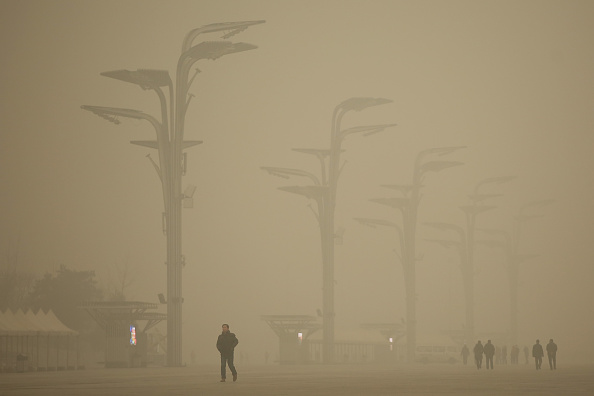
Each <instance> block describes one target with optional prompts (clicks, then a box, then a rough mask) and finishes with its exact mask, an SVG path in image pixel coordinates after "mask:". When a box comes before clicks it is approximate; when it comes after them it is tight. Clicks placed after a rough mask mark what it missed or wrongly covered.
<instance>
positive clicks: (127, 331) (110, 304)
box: [82, 301, 167, 368]
mask: <svg viewBox="0 0 594 396" xmlns="http://www.w3.org/2000/svg"><path fill="white" fill-rule="evenodd" d="M157 307H158V305H157V304H153V303H147V302H138V301H86V302H84V303H83V305H82V308H84V309H85V311H87V312H88V313H89V315H91V316H92V317H93V319H95V321H96V322H97V323H98V324H99V326H101V328H102V329H103V330H104V331H105V344H106V345H105V367H106V368H112V367H145V366H146V365H147V363H149V361H148V360H149V359H148V357H149V356H148V354H147V351H148V347H149V345H148V339H147V334H146V332H147V330H149V329H151V328H152V327H154V326H156V325H157V324H159V323H160V322H161V321H163V320H166V319H167V315H166V314H163V313H159V312H147V311H148V310H151V309H157ZM141 322H144V325H143V326H141Z"/></svg>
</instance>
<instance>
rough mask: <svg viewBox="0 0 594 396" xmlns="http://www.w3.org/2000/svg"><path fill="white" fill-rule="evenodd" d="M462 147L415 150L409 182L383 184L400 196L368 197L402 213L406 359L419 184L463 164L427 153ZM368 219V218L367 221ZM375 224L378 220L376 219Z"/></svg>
mask: <svg viewBox="0 0 594 396" xmlns="http://www.w3.org/2000/svg"><path fill="white" fill-rule="evenodd" d="M461 148H464V147H463V146H457V147H439V148H431V149H427V150H423V151H421V152H420V153H418V154H417V157H416V159H415V162H414V167H413V175H412V176H413V177H412V180H413V181H412V184H407V185H384V187H387V188H391V189H395V190H398V191H400V193H401V195H402V196H401V197H396V198H387V199H386V198H377V199H372V200H371V201H373V202H376V203H379V204H382V205H387V206H391V207H392V208H395V209H398V210H399V211H400V213H401V215H402V229H400V228H398V227H397V229H398V231H399V240H400V247H401V255H400V259H401V263H402V270H403V273H404V286H405V293H406V340H407V347H406V351H407V352H406V355H407V361H408V362H409V363H410V362H413V361H414V360H415V349H416V334H417V314H416V260H417V259H416V256H417V253H416V234H417V232H416V229H417V213H418V209H419V203H420V201H421V188H422V187H423V181H424V178H425V174H426V173H427V172H439V171H441V170H443V169H447V168H451V167H453V166H458V165H463V163H462V162H458V161H435V160H432V161H425V157H427V156H428V155H438V156H443V155H446V154H450V153H452V152H454V151H456V150H459V149H461ZM368 223H369V222H368ZM374 224H380V223H378V221H375V222H374Z"/></svg>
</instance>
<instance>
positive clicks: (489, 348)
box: [483, 340, 495, 370]
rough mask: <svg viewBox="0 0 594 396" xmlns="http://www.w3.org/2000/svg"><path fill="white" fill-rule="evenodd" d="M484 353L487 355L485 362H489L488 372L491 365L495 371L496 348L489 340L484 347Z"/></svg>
mask: <svg viewBox="0 0 594 396" xmlns="http://www.w3.org/2000/svg"><path fill="white" fill-rule="evenodd" d="M483 352H484V353H485V360H486V361H487V370H489V365H491V370H493V355H495V346H494V345H493V344H491V340H487V343H486V344H485V346H484V347H483Z"/></svg>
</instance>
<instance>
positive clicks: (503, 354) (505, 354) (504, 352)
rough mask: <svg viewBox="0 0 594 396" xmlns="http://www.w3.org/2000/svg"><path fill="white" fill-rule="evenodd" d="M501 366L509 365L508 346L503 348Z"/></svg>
mask: <svg viewBox="0 0 594 396" xmlns="http://www.w3.org/2000/svg"><path fill="white" fill-rule="evenodd" d="M501 364H507V345H504V346H502V347H501Z"/></svg>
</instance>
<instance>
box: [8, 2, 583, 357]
mask: <svg viewBox="0 0 594 396" xmlns="http://www.w3.org/2000/svg"><path fill="white" fill-rule="evenodd" d="M593 17H594V3H592V2H591V1H521V2H520V1H480V2H477V1H470V0H469V1H447V2H446V1H415V2H411V1H406V2H405V1H373V2H368V1H342V0H341V1H323V2H321V1H317V0H316V1H220V0H216V1H176V2H168V1H145V0H143V1H140V0H134V1H132V0H130V1H106V0H103V1H96V2H91V1H84V2H83V1H51V2H48V1H13V0H10V1H7V0H4V1H2V2H1V3H0V19H1V21H0V48H1V50H2V52H1V53H2V60H3V62H2V73H1V76H0V90H1V92H2V95H1V99H0V101H1V102H0V103H1V106H0V126H1V130H0V183H1V190H0V247H1V249H2V251H6V249H9V248H10V247H11V246H12V247H14V246H15V245H16V244H18V245H19V252H20V255H21V261H22V265H23V268H25V269H27V270H28V271H31V272H34V273H36V274H39V275H41V274H43V273H44V272H46V271H51V272H53V271H55V270H56V269H58V268H59V266H60V265H61V264H64V265H66V266H68V267H69V268H73V269H80V270H95V271H96V273H97V277H98V280H99V281H100V282H101V285H102V286H103V287H106V288H107V287H110V285H113V283H114V282H117V276H116V274H117V271H118V269H122V268H128V269H129V271H130V273H131V276H132V279H133V283H132V284H131V285H130V286H129V287H128V288H127V289H126V291H125V293H126V296H127V298H128V299H129V300H137V301H151V302H157V293H165V287H166V284H165V276H166V273H165V266H164V262H165V237H164V235H163V234H162V232H161V212H162V211H163V202H162V194H161V190H160V188H161V187H160V184H159V179H158V177H157V175H156V174H155V171H154V169H153V168H152V166H151V164H150V162H149V161H148V160H147V159H146V158H145V156H146V154H147V153H149V149H146V148H142V147H138V146H133V145H130V144H129V141H130V140H139V139H153V138H154V137H153V136H154V135H153V134H154V132H153V130H152V128H151V126H150V125H149V124H147V123H143V122H140V121H131V120H124V119H122V124H120V125H114V124H111V123H108V122H105V120H103V119H101V118H99V117H96V116H94V115H93V114H91V113H89V112H86V111H82V110H81V109H80V105H82V104H90V105H99V106H111V107H125V108H134V109H139V110H143V111H145V112H148V113H152V114H155V115H157V114H158V101H157V99H156V97H155V95H154V94H152V93H150V92H148V91H142V90H141V89H138V87H137V86H134V85H132V84H125V83H122V82H120V81H116V80H113V79H108V78H105V77H102V76H100V75H99V73H101V72H104V71H110V70H117V69H128V70H136V69H143V68H144V69H166V70H169V71H170V73H171V74H172V75H173V74H174V73H175V64H176V61H177V58H178V56H179V54H180V48H181V42H182V39H183V38H184V36H185V35H186V33H187V32H188V31H190V30H191V29H193V28H196V27H199V26H202V25H206V24H210V23H215V22H229V21H244V20H266V23H265V24H263V25H258V26H254V27H251V28H249V29H248V30H247V31H245V32H243V33H241V34H240V35H238V36H236V37H233V38H232V40H233V41H235V42H239V41H242V42H247V43H251V44H255V45H257V46H258V49H257V50H254V51H248V52H245V53H240V54H234V55H230V56H227V57H224V58H221V59H219V60H216V61H214V62H213V61H201V63H199V64H198V65H197V66H198V67H199V68H200V70H201V71H202V72H201V73H200V74H199V75H198V77H197V80H196V81H195V82H194V85H193V87H192V93H194V94H195V95H196V96H195V98H194V99H193V101H192V104H191V105H190V108H189V110H188V114H187V117H186V137H187V139H190V140H192V139H194V140H203V141H204V144H202V145H200V146H198V147H195V148H191V149H189V150H188V156H189V157H188V171H187V174H186V176H185V177H184V179H183V183H184V186H185V185H187V184H195V185H197V186H198V189H197V191H196V194H195V196H194V208H193V209H184V213H183V232H184V234H183V254H184V255H185V256H186V262H187V264H186V267H185V269H184V278H183V296H184V298H185V303H184V318H183V334H184V338H183V345H184V351H185V352H184V360H189V353H190V351H191V350H195V351H196V354H197V358H198V360H199V361H202V362H216V361H217V351H216V349H215V348H214V343H215V339H216V336H217V334H218V333H219V331H220V324H221V323H223V322H228V323H230V325H231V330H232V331H234V332H235V333H236V334H237V336H238V338H239V339H240V347H241V351H242V352H244V353H248V354H249V356H250V360H251V361H253V362H263V356H264V351H265V350H267V351H269V353H270V355H271V359H272V358H274V355H275V354H276V353H277V350H278V345H277V338H276V336H275V335H274V333H273V332H272V331H271V330H270V329H269V328H268V327H267V325H266V323H265V322H263V321H261V320H260V315H264V314H307V315H315V312H316V309H317V308H320V307H321V305H322V301H321V255H320V245H319V231H318V226H317V222H316V220H315V218H314V216H313V215H312V213H311V210H310V209H309V208H308V205H310V204H311V203H310V202H308V201H307V200H306V199H305V198H302V197H298V196H296V195H293V194H287V193H285V192H282V191H279V190H277V187H281V186H284V185H292V184H297V183H299V181H298V180H296V181H293V180H291V181H285V180H284V179H278V178H273V177H270V176H269V175H268V174H266V173H265V172H262V171H261V170H260V167H261V166H278V167H287V168H299V169H305V170H309V171H312V172H317V170H318V168H317V166H318V164H317V162H316V161H315V160H314V159H312V157H309V156H304V155H301V154H299V153H296V152H293V151H291V149H292V148H320V149H322V148H328V146H329V137H330V121H331V115H332V110H333V109H334V107H335V106H336V105H338V104H339V103H340V102H342V101H343V100H345V99H348V98H350V97H355V96H369V97H383V98H388V99H391V100H393V103H390V104H387V105H383V106H378V107H374V108H370V109H367V110H365V111H363V112H350V113H349V114H347V116H345V118H344V120H343V126H344V127H351V126H357V125H367V124H384V123H397V124H398V126H397V127H395V128H391V129H389V130H386V131H384V132H382V133H379V134H374V135H372V136H369V137H366V138H363V137H359V136H353V137H352V138H351V137H349V138H348V139H347V140H346V141H345V144H344V145H343V148H344V149H345V152H344V153H343V154H342V157H341V158H342V159H343V160H346V161H347V164H346V166H345V168H344V171H343V173H342V174H341V179H340V181H339V186H338V195H337V209H336V227H337V228H338V227H344V228H345V230H346V231H345V232H344V238H343V244H342V245H339V246H336V258H335V262H336V264H335V267H336V271H335V278H336V297H335V301H336V307H335V310H336V314H337V316H336V339H337V340H373V341H377V340H379V339H380V338H379V337H380V335H379V333H378V334H376V333H374V332H372V331H364V330H361V328H360V324H362V323H369V322H396V321H400V318H403V317H406V312H405V303H404V283H403V276H402V270H401V267H400V264H399V263H398V262H397V258H396V255H395V254H394V252H393V250H394V249H395V248H396V246H397V245H396V237H395V234H393V233H391V231H390V230H389V229H385V230H384V229H381V228H378V229H371V228H367V227H363V226H361V225H360V224H358V223H357V222H356V221H355V220H354V219H353V218H354V217H374V218H385V219H387V220H393V221H399V216H398V214H397V213H396V212H395V211H391V210H390V209H389V208H387V207H383V206H380V205H377V204H374V203H372V202H370V201H369V199H371V198H378V197H387V196H390V190H386V189H384V188H382V187H380V185H381V184H408V183H411V177H412V175H411V174H412V166H413V161H414V158H415V156H416V155H417V153H418V152H419V151H421V150H424V149H427V148H431V147H443V146H467V148H466V149H464V150H460V151H458V152H456V153H454V154H451V155H450V156H448V157H447V159H448V160H455V161H462V162H464V163H465V165H464V166H459V167H455V168H452V169H448V170H445V171H443V172H440V173H437V174H436V173H431V174H429V175H428V176H427V178H426V180H425V183H424V188H423V199H422V201H421V204H420V207H419V222H420V223H421V222H451V223H456V224H459V225H463V221H464V217H463V213H462V211H461V210H460V209H459V208H458V207H459V206H461V205H467V204H468V203H469V200H468V195H469V194H471V193H472V189H473V186H474V185H475V184H476V183H477V182H478V181H480V180H482V179H484V178H487V177H494V176H507V175H514V176H516V179H514V180H513V181H511V182H509V183H506V184H502V185H492V186H489V187H488V188H485V192H487V193H494V194H495V193H498V194H499V193H500V194H503V195H502V196H501V197H498V198H496V199H493V200H492V201H489V204H494V205H497V209H494V210H492V211H489V212H487V213H485V214H483V215H480V216H479V217H478V220H477V227H479V228H481V227H482V228H500V229H505V230H509V231H511V227H512V225H513V215H514V214H516V213H517V211H518V209H519V208H520V207H521V206H522V205H523V204H525V203H527V202H530V201H533V200H539V199H554V200H555V201H556V202H555V203H554V204H553V205H550V206H546V207H542V208H538V209H535V211H534V212H532V213H535V214H542V215H543V216H542V217H540V218H537V219H534V220H532V221H530V222H528V223H526V226H525V232H524V234H523V236H522V240H521V248H520V250H521V252H523V253H526V254H538V257H536V258H534V259H532V260H529V261H526V262H524V263H523V264H522V267H521V270H520V292H519V312H520V317H519V332H520V344H521V346H523V345H532V343H533V342H534V339H536V338H540V339H541V340H548V338H554V339H555V341H556V342H557V344H558V345H559V356H560V359H561V356H563V357H564V358H566V359H572V360H576V361H577V360H580V361H590V362H591V361H592V358H591V354H592V353H594V347H593V346H592V342H591V334H592V329H593V327H594V319H593V318H594V316H593V315H592V314H593V313H594V312H593V310H592V299H593V297H594V288H593V287H592V281H593V280H594V267H593V266H592V257H593V253H594V251H593V247H592V246H593V244H592V237H593V235H594V233H593V231H594V229H593V227H594V226H593V224H594V212H593V210H592V207H593V206H592V205H593V203H594V202H593V192H594V191H593V188H592V181H593V180H592V175H593V169H594V156H593V155H592V147H593V143H594V137H593V133H592V132H593V131H594V112H593V105H594V28H593V27H592V18H593ZM152 154H153V157H156V155H155V153H152ZM417 236H418V246H417V254H418V256H419V257H422V259H421V260H420V261H419V262H418V266H417V291H418V302H417V303H418V305H417V310H418V313H417V315H418V321H419V325H418V331H419V334H433V333H437V332H439V331H440V330H456V329H460V328H461V326H462V324H463V323H464V294H463V290H462V283H461V276H460V271H459V269H458V259H457V256H456V255H455V254H454V252H453V251H449V250H447V249H445V248H443V247H440V246H438V245H434V244H429V243H427V242H425V239H426V238H436V237H439V236H440V235H438V233H436V231H435V230H432V229H426V228H423V227H422V226H419V228H418V235H417ZM442 236H443V235H442ZM475 265H476V269H477V273H476V278H475V288H476V289H475V291H476V297H475V302H476V306H475V321H476V323H475V326H476V332H477V334H478V335H480V334H481V333H482V334H485V333H487V332H493V333H503V332H505V331H507V330H508V329H509V302H508V301H509V297H508V290H509V287H508V283H507V278H506V276H507V274H506V271H505V266H504V264H503V255H502V254H501V253H499V252H497V251H494V250H491V249H488V248H486V247H480V246H479V247H477V250H476V252H475ZM163 329H164V326H163ZM584 344H585V346H584ZM580 348H585V352H587V353H588V354H589V355H588V354H586V353H584V352H581V351H580ZM215 364H216V363H215Z"/></svg>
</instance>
